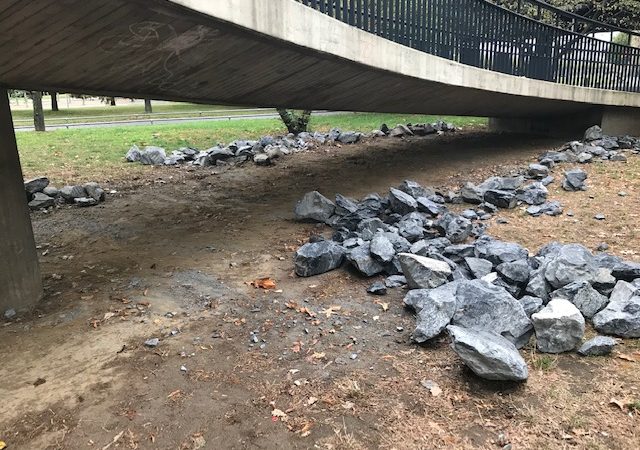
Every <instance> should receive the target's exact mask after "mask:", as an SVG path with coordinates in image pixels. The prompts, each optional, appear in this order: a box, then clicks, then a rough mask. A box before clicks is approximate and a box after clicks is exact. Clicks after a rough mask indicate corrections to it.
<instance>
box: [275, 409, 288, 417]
mask: <svg viewBox="0 0 640 450" xmlns="http://www.w3.org/2000/svg"><path fill="white" fill-rule="evenodd" d="M271 417H280V418H285V417H287V414H286V413H285V412H284V411H282V410H281V409H278V408H276V409H274V410H273V411H271Z"/></svg>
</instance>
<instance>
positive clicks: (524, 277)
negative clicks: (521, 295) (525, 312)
mask: <svg viewBox="0 0 640 450" xmlns="http://www.w3.org/2000/svg"><path fill="white" fill-rule="evenodd" d="M496 272H498V275H500V276H501V277H502V278H503V279H504V280H505V281H506V282H507V283H509V284H514V285H517V286H521V287H525V286H526V285H527V283H528V282H529V275H530V272H531V268H530V267H529V263H528V262H527V260H525V259H520V260H518V261H512V262H506V263H502V264H500V265H499V266H498V267H496Z"/></svg>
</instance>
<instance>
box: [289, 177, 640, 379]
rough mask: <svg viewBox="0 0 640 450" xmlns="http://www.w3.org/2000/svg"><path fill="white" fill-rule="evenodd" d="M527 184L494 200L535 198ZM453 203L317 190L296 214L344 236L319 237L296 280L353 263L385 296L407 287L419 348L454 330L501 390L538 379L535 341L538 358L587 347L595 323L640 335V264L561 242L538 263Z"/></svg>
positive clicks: (457, 341) (412, 193) (408, 194)
mask: <svg viewBox="0 0 640 450" xmlns="http://www.w3.org/2000/svg"><path fill="white" fill-rule="evenodd" d="M509 183H511V184H509ZM522 183H524V178H517V179H509V180H504V179H498V180H495V184H494V185H492V187H491V189H487V192H490V191H497V192H498V194H496V196H495V198H499V197H500V196H502V192H507V191H516V192H519V193H518V194H515V195H522V198H528V197H525V196H526V195H528V194H526V192H527V191H528V190H529V189H523V188H522V187H521V184H522ZM541 185H542V184H541ZM542 186H543V185H542ZM506 187H508V188H510V189H508V190H507V189H505V188H506ZM534 187H535V188H536V189H537V188H538V185H535V186H534ZM531 190H534V189H531ZM516 198H517V197H516ZM486 199H487V197H483V198H482V199H478V200H477V201H483V202H484V203H486ZM447 201H451V198H450V197H449V196H448V195H443V193H440V192H437V191H436V190H435V189H433V188H429V187H423V186H421V185H419V184H418V183H416V182H413V181H405V182H403V183H402V184H401V185H400V186H398V188H391V189H390V190H389V193H388V194H387V195H385V196H380V195H378V194H370V195H368V196H366V197H365V198H363V199H361V200H359V201H358V200H355V199H350V198H346V197H344V196H342V195H337V196H336V198H335V201H331V200H330V199H328V198H326V197H324V196H323V195H321V194H320V193H319V192H309V193H307V194H306V195H305V196H304V198H303V199H302V200H301V201H300V202H299V203H298V204H297V205H296V208H295V215H296V218H297V219H299V220H304V221H313V222H322V223H325V224H327V225H329V226H331V227H332V228H333V236H332V238H331V239H326V238H324V237H322V236H314V237H312V238H311V239H310V240H309V242H308V243H307V244H305V245H303V246H302V247H300V249H299V250H298V251H297V252H296V255H295V260H294V264H295V272H296V273H297V274H298V275H299V276H301V277H308V276H313V275H317V274H321V273H324V272H327V271H330V270H334V269H337V268H339V267H341V266H342V265H343V264H345V263H346V264H347V265H348V266H349V267H350V268H351V270H354V271H356V272H358V273H359V274H361V275H363V276H365V277H373V276H376V275H385V276H386V278H385V281H384V283H382V282H376V283H374V284H373V285H372V286H371V287H370V289H369V292H371V293H373V294H381V295H383V294H385V293H386V289H387V288H393V287H400V286H406V288H407V289H409V292H408V293H407V295H406V297H405V299H404V303H405V305H406V306H407V307H409V308H412V309H413V310H415V312H416V315H417V326H416V329H415V331H414V333H413V339H414V340H415V341H416V342H418V343H423V342H427V341H429V340H432V339H434V338H436V337H438V336H440V335H441V334H442V333H443V332H445V331H446V332H448V333H449V335H450V336H451V339H452V342H453V344H452V345H453V348H454V350H455V351H456V352H457V353H458V354H459V355H460V357H461V358H462V359H463V361H464V362H465V363H466V364H467V365H468V366H469V367H470V368H471V369H472V370H473V371H474V372H475V373H476V374H478V375H480V376H482V377H484V378H488V379H493V380H512V381H522V380H525V379H526V378H527V376H528V372H527V366H526V364H525V362H524V360H523V359H522V357H521V355H520V354H519V352H518V349H519V348H522V347H523V346H524V345H526V344H527V343H528V342H529V341H530V339H531V337H532V336H533V335H535V336H536V345H537V348H538V350H539V351H540V352H549V353H560V352H566V351H572V350H574V349H576V348H578V347H579V346H580V345H581V344H582V340H583V337H584V333H585V324H586V322H587V321H591V322H592V324H593V326H594V328H595V329H596V330H597V331H598V332H601V333H604V334H607V335H613V336H618V337H625V338H629V337H640V264H638V263H633V262H629V261H623V260H621V259H620V258H618V257H615V256H613V255H609V254H606V253H599V254H596V255H594V254H592V253H591V252H590V251H589V250H588V249H587V248H585V247H583V246H581V245H577V244H569V245H562V244H559V243H551V244H549V245H546V246H545V247H543V248H542V249H540V250H539V251H538V252H537V253H536V254H534V255H531V254H530V253H529V251H528V250H527V249H525V248H523V247H522V246H520V245H518V244H516V243H512V242H503V241H500V240H497V239H494V238H492V237H489V236H488V235H485V234H484V231H485V227H484V224H483V223H482V222H480V217H477V215H476V217H469V215H465V214H464V213H463V214H461V215H458V214H454V213H452V212H450V211H449V210H448V208H447V205H446V203H447ZM491 204H494V203H491ZM481 205H482V203H481ZM615 343H616V341H615V339H607V338H605V337H598V338H597V339H596V340H594V341H593V342H592V341H589V342H587V343H586V344H585V345H584V346H583V347H581V348H580V352H581V353H582V354H585V355H592V354H605V353H607V352H610V351H611V349H612V348H613V345H615Z"/></svg>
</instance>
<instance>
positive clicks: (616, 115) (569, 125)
mask: <svg viewBox="0 0 640 450" xmlns="http://www.w3.org/2000/svg"><path fill="white" fill-rule="evenodd" d="M593 125H600V127H602V130H603V131H604V133H605V134H608V135H611V136H622V135H630V136H640V110H638V109H636V108H624V107H606V108H594V109H591V110H589V111H586V112H581V113H576V114H572V115H570V116H552V117H535V118H503V117H500V118H491V119H489V128H490V129H491V130H492V131H496V132H504V133H524V134H541V135H547V136H558V137H566V138H568V139H578V138H579V137H580V136H582V135H583V134H584V131H585V130H586V129H587V128H589V127H591V126H593Z"/></svg>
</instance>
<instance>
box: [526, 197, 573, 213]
mask: <svg viewBox="0 0 640 450" xmlns="http://www.w3.org/2000/svg"><path fill="white" fill-rule="evenodd" d="M563 211H564V210H563V208H562V205H561V204H560V202H559V201H556V200H554V201H551V202H546V203H543V204H542V205H532V206H529V207H528V208H527V213H528V214H529V215H530V216H533V217H540V216H541V215H543V214H546V215H547V216H552V217H555V216H559V215H560V214H562V212H563Z"/></svg>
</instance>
